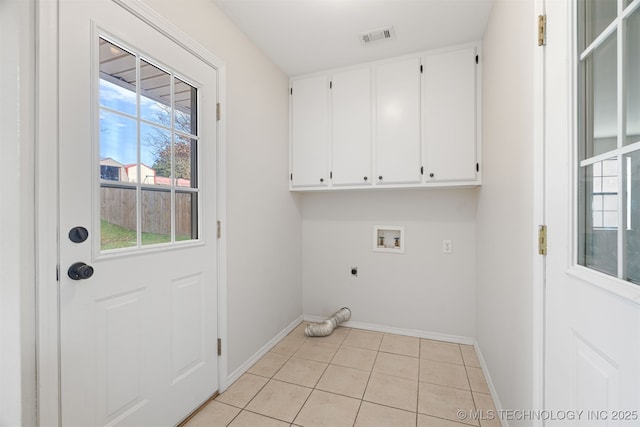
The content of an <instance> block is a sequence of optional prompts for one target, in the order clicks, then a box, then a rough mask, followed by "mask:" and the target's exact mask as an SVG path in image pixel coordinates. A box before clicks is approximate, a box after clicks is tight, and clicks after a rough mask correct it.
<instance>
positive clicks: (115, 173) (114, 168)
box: [100, 157, 129, 181]
mask: <svg viewBox="0 0 640 427" xmlns="http://www.w3.org/2000/svg"><path fill="white" fill-rule="evenodd" d="M100 179H104V180H107V181H129V177H128V176H127V172H126V170H125V168H124V165H123V164H122V163H120V162H118V161H115V160H113V159H112V158H111V157H107V158H104V159H101V160H100Z"/></svg>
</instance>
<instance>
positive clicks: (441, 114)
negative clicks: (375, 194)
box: [290, 43, 481, 191]
mask: <svg viewBox="0 0 640 427" xmlns="http://www.w3.org/2000/svg"><path fill="white" fill-rule="evenodd" d="M479 54H480V44H479V43H473V44H468V45H463V46H451V47H449V48H446V49H440V50H437V51H430V52H422V53H419V54H416V55H413V56H412V55H407V56H403V57H399V58H392V59H388V60H385V61H377V62H372V63H367V64H362V65H359V66H356V67H349V68H345V69H340V70H331V71H327V72H324V73H316V74H314V75H309V76H301V77H296V78H293V79H292V80H291V87H292V94H291V143H290V147H291V148H290V150H291V164H290V167H291V169H290V172H291V181H290V183H291V185H290V189H291V190H293V191H315V190H345V189H372V188H421V187H445V186H449V187H454V186H458V187H462V186H474V185H480V183H481V178H480V177H481V173H480V166H481V165H480V152H481V149H480V147H481V144H480V132H479V124H478V123H479V118H480V112H479V107H480V104H481V102H480V89H479V86H478V81H479V80H480V65H479V64H478V62H480V61H479Z"/></svg>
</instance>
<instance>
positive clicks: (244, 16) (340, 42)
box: [214, 0, 493, 76]
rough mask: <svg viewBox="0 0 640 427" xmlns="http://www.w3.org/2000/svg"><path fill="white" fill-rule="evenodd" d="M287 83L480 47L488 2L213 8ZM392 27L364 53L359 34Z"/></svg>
mask: <svg viewBox="0 0 640 427" xmlns="http://www.w3.org/2000/svg"><path fill="white" fill-rule="evenodd" d="M214 1H215V2H216V3H217V5H218V6H219V7H220V8H221V9H222V10H223V12H225V13H226V14H227V15H228V16H229V17H230V18H231V20H233V22H235V24H236V25H238V27H240V29H241V30H242V31H244V32H245V33H246V34H247V35H248V37H249V38H250V39H251V40H253V42H254V43H255V44H256V45H257V46H258V47H259V48H260V49H261V50H262V51H263V52H265V53H266V55H267V56H269V57H270V58H271V60H272V61H273V62H274V63H275V64H276V65H278V66H279V67H280V68H281V69H282V71H284V72H285V73H286V74H288V75H289V76H295V75H300V74H306V73H311V72H315V71H321V70H326V69H329V68H337V67H343V66H348V65H352V64H358V63H361V62H366V61H374V60H378V59H383V58H389V57H393V56H398V55H402V54H406V53H411V52H416V51H420V50H429V49H434V48H439V47H444V46H449V45H454V44H461V43H467V42H472V41H476V40H480V39H482V36H483V34H484V29H485V26H486V24H487V20H488V17H489V13H490V11H491V6H492V4H493V0H214ZM390 25H392V26H393V28H394V32H395V37H393V38H391V39H389V40H382V41H379V42H375V43H372V44H370V45H368V46H364V45H363V43H362V42H361V40H360V36H359V35H360V34H361V33H364V32H368V31H371V30H376V29H380V28H383V27H388V26H390Z"/></svg>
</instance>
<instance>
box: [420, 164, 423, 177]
mask: <svg viewBox="0 0 640 427" xmlns="http://www.w3.org/2000/svg"><path fill="white" fill-rule="evenodd" d="M420 175H424V166H420Z"/></svg>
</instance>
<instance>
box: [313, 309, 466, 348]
mask: <svg viewBox="0 0 640 427" xmlns="http://www.w3.org/2000/svg"><path fill="white" fill-rule="evenodd" d="M303 318H304V321H305V322H317V323H319V322H324V321H325V320H327V319H326V318H325V317H319V316H309V315H306V314H305V315H304V316H303ZM340 325H341V326H345V327H347V328H356V329H365V330H368V331H375V332H386V333H388V334H396V335H405V336H408V337H418V338H424V339H429V340H437V341H448V342H453V343H456V344H466V345H473V343H474V339H473V338H469V337H462V336H458V335H449V334H441V333H438V332H430V331H423V330H420V329H402V328H395V327H392V326H385V325H377V324H375V323H364V322H354V321H352V320H349V321H347V322H344V323H341V324H340Z"/></svg>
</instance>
